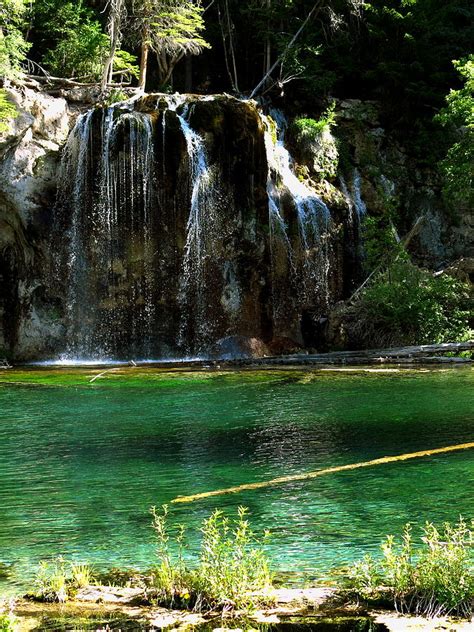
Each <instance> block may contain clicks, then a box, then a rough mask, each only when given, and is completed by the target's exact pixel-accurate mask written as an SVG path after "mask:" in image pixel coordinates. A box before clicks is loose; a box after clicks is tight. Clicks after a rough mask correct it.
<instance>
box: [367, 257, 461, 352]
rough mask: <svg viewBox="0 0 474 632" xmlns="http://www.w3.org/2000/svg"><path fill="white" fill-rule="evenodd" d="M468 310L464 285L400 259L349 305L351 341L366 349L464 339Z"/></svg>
mask: <svg viewBox="0 0 474 632" xmlns="http://www.w3.org/2000/svg"><path fill="white" fill-rule="evenodd" d="M469 306H470V293H469V287H468V286H467V284H465V283H463V282H461V281H458V280H456V279H454V278H453V277H450V276H448V275H446V274H440V275H434V274H433V273H431V272H429V271H428V270H422V269H420V268H418V267H416V266H414V265H413V264H412V263H411V262H410V261H409V260H408V259H407V258H403V257H400V258H399V259H397V260H396V261H395V262H394V263H392V264H391V265H389V266H388V268H387V269H386V270H384V271H383V272H382V273H380V274H379V275H378V276H377V277H376V278H375V279H374V280H373V281H372V283H371V285H369V286H368V287H367V289H366V290H365V291H364V292H363V293H362V294H361V296H360V298H359V299H358V301H357V303H356V304H355V306H354V313H355V320H356V323H355V325H354V337H355V338H357V344H362V345H366V346H371V347H374V346H390V345H398V344H425V343H441V342H453V341H460V340H467V339H469V338H470V336H471V335H472V332H471V330H470V327H469V320H470V318H471V317H472V312H471V310H470V307H469Z"/></svg>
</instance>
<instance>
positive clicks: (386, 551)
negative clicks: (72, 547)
mask: <svg viewBox="0 0 474 632" xmlns="http://www.w3.org/2000/svg"><path fill="white" fill-rule="evenodd" d="M151 513H152V527H153V529H154V531H155V534H156V543H157V559H156V562H155V563H154V564H153V565H152V566H151V568H150V570H149V571H147V572H146V573H144V574H140V573H129V572H125V571H118V570H115V571H112V572H110V573H108V574H107V575H103V576H100V575H97V576H94V574H93V572H92V570H91V569H90V568H89V567H88V566H86V565H78V564H74V563H70V562H66V561H65V560H63V559H61V558H60V559H58V560H55V561H52V562H42V563H41V564H40V567H39V570H38V573H37V577H36V582H35V594H34V596H35V598H37V599H40V600H45V601H55V602H64V601H66V600H68V599H70V598H73V597H74V595H75V594H76V592H77V591H78V590H79V589H80V588H82V587H86V586H90V585H92V584H94V583H97V584H101V583H102V584H104V583H106V582H109V583H113V584H115V585H122V586H134V587H141V588H143V589H144V591H145V592H146V594H147V599H148V601H149V602H150V603H152V604H154V605H160V606H166V607H170V608H178V609H187V610H193V611H195V612H216V611H217V612H235V613H240V614H242V613H243V612H251V611H252V610H255V609H257V608H265V607H266V606H268V605H270V604H271V603H272V602H273V598H272V590H271V588H272V579H273V578H272V574H271V572H270V562H269V559H268V558H267V556H266V554H265V552H264V544H265V541H266V539H267V537H268V534H267V533H265V534H264V535H263V537H262V538H260V539H258V538H256V537H255V535H254V533H253V532H252V530H251V528H250V525H249V522H248V519H247V510H246V509H245V508H243V507H240V508H239V509H238V515H237V517H235V518H233V519H230V518H228V517H227V516H225V515H224V514H223V513H222V512H221V511H218V510H215V511H214V512H213V513H212V514H211V515H210V516H209V518H207V519H205V520H204V521H203V522H202V524H201V527H200V531H201V534H202V538H201V545H200V549H199V552H198V553H197V555H194V556H192V555H188V551H187V550H186V549H187V545H186V532H185V529H184V527H182V526H179V525H178V526H174V527H170V526H169V525H168V511H167V508H166V506H165V507H163V509H162V511H157V510H156V509H155V508H152V510H151ZM413 533H414V532H413V529H412V527H411V526H410V525H407V526H406V527H405V530H404V533H403V535H402V538H401V542H400V543H398V542H397V540H396V539H395V538H394V536H387V539H386V541H385V542H384V543H383V544H382V546H381V553H382V555H381V556H380V558H374V557H371V556H366V557H365V558H364V559H363V560H361V561H359V562H356V563H355V564H354V565H353V566H352V567H351V568H350V569H348V570H347V571H346V574H345V579H344V580H343V583H342V584H341V590H342V593H343V595H349V596H350V597H351V598H353V599H356V600H361V599H362V600H364V601H368V602H370V603H377V604H380V603H383V604H388V603H389V602H391V604H392V606H393V607H394V608H395V609H396V610H397V611H399V612H402V613H416V614H421V615H424V616H428V617H433V616H443V615H447V616H460V617H471V616H472V614H473V613H474V549H473V546H474V521H472V522H471V524H469V523H467V522H466V521H465V520H463V519H462V518H460V519H459V522H458V523H456V524H450V523H445V524H444V525H443V527H442V528H441V529H438V528H437V527H436V526H435V525H433V524H430V523H427V524H426V525H425V526H424V527H423V528H422V530H421V538H420V540H419V541H417V539H416V538H414V535H413ZM13 620H14V617H13V614H12V613H11V612H6V613H3V619H2V621H3V622H4V625H5V626H7V625H10V623H12V622H13ZM1 629H6V630H9V629H10V628H8V627H5V628H0V630H1Z"/></svg>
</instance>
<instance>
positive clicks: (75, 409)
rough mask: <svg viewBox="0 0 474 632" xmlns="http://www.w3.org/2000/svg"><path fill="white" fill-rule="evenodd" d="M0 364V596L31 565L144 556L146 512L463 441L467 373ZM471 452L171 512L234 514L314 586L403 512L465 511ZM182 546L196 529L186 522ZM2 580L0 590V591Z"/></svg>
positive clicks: (181, 516)
mask: <svg viewBox="0 0 474 632" xmlns="http://www.w3.org/2000/svg"><path fill="white" fill-rule="evenodd" d="M102 371H103V369H92V368H89V369H30V370H22V371H19V370H16V369H15V370H3V371H2V372H1V373H0V592H1V591H2V590H3V591H5V590H7V589H9V588H10V589H11V587H15V586H16V587H17V588H20V587H21V588H23V586H24V585H25V582H27V581H28V578H29V577H30V576H31V573H32V572H33V571H34V565H35V564H36V563H37V562H38V561H39V560H40V559H44V558H50V557H52V556H56V555H63V556H66V557H68V558H72V559H75V560H78V561H88V562H92V563H93V564H95V565H96V566H97V567H99V568H107V567H111V566H124V567H130V566H135V567H137V566H138V567H147V566H149V565H150V564H152V563H153V559H154V541H153V532H152V529H151V528H150V526H149V525H150V516H149V513H148V510H149V507H150V506H151V505H161V504H162V503H168V502H169V501H171V500H172V499H173V498H175V497H176V496H177V495H188V494H192V493H198V492H203V491H208V490H212V489H219V488H222V487H229V486H233V485H238V484H241V483H248V482H253V481H263V480H267V479H272V478H275V477H279V476H284V475H287V474H295V473H300V472H306V471H312V470H317V469H319V468H326V467H328V466H333V465H339V464H347V463H354V462H358V461H366V460H369V459H375V458H377V457H381V456H385V455H395V454H402V453H406V452H413V451H418V450H423V449H430V448H438V447H441V446H448V445H452V444H459V443H465V442H470V441H474V394H473V389H472V386H473V382H474V371H473V370H472V369H464V368H463V369H447V370H446V369H443V370H441V369H439V370H436V369H433V370H429V371H428V370H413V371H405V370H401V371H394V372H366V371H363V370H357V371H345V372H344V371H343V372H334V371H320V370H318V371H316V370H315V371H313V370H305V371H301V370H280V371H273V370H272V371H258V372H255V371H252V372H250V371H247V372H216V371H207V372H206V371H201V372H191V371H189V372H186V371H166V372H165V371H163V370H158V369H154V368H130V369H127V368H121V369H117V370H114V371H107V372H106V373H103V374H102V375H101V377H99V378H98V379H96V380H94V381H93V382H91V381H90V380H91V379H92V378H93V377H94V376H96V375H97V374H99V373H101V372H102ZM473 457H474V453H473V451H472V450H466V451H461V452H454V453H450V454H446V455H437V456H433V457H426V458H422V459H417V460H413V461H408V462H401V463H394V464H387V465H381V466H377V467H371V468H367V469H362V470H354V471H348V472H341V473H337V474H331V475H328V476H325V477H322V478H318V479H315V480H311V481H304V482H293V483H288V484H284V485H280V486H277V487H271V488H267V489H260V490H254V491H247V492H244V493H241V494H236V495H228V496H219V497H214V498H209V499H206V500H202V501H199V502H196V503H193V504H188V505H176V506H174V507H173V510H172V521H176V522H181V523H184V524H185V525H187V526H189V527H192V529H190V532H191V531H194V530H195V529H194V528H196V527H197V525H198V524H199V523H200V521H201V520H202V519H203V518H204V517H206V516H207V515H209V513H210V511H211V510H212V509H214V508H216V507H218V508H222V509H226V510H228V511H230V512H234V511H235V510H236V508H237V506H238V505H240V504H242V505H245V506H247V507H249V509H250V512H251V520H252V524H253V526H254V527H255V529H256V530H257V531H260V530H263V529H270V531H271V533H272V537H271V540H270V543H269V544H268V550H269V553H270V555H271V557H272V559H273V561H274V567H275V568H276V569H280V570H284V571H291V572H295V573H302V574H304V576H305V577H306V578H317V579H323V580H324V579H327V578H328V577H330V576H331V572H332V570H333V569H335V568H338V567H341V566H344V565H347V564H349V563H351V561H353V560H354V559H356V558H359V557H361V556H363V555H364V554H365V553H368V552H374V551H376V550H377V548H378V545H379V543H380V541H381V540H382V539H383V536H384V535H385V534H387V533H398V532H400V530H401V529H402V527H403V525H404V524H405V523H406V522H408V521H411V522H417V523H420V524H421V523H423V522H424V521H425V520H432V521H436V522H442V521H444V520H449V521H455V520H457V519H458V517H459V515H460V514H462V515H463V516H464V517H465V518H472V517H474V496H473V489H474V485H473V483H474V461H473ZM190 539H191V542H190V545H191V551H192V549H193V547H195V546H196V545H197V539H196V537H195V536H193V535H192V533H190ZM2 582H3V584H2Z"/></svg>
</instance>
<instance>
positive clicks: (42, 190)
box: [0, 88, 72, 358]
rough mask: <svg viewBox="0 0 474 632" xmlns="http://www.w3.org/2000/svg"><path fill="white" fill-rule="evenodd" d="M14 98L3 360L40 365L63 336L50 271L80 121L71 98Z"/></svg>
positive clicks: (1, 187) (3, 152) (1, 262)
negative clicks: (63, 180) (64, 171)
mask: <svg viewBox="0 0 474 632" xmlns="http://www.w3.org/2000/svg"><path fill="white" fill-rule="evenodd" d="M10 98H11V100H12V101H13V102H14V103H15V105H16V106H17V110H18V116H17V118H15V119H14V120H13V122H12V125H11V128H10V130H9V132H8V133H6V134H5V135H4V136H1V137H0V287H1V291H0V355H8V356H16V357H28V358H35V357H36V356H37V354H38V353H39V352H40V350H41V348H42V347H43V346H46V347H47V346H48V344H49V342H48V341H49V340H51V339H54V338H56V337H57V336H59V335H60V332H61V324H60V322H59V320H58V318H57V314H56V313H55V311H54V306H53V305H51V302H50V301H49V298H48V288H47V287H46V285H45V277H44V275H43V272H44V269H45V267H47V266H49V263H50V260H51V257H52V256H54V255H53V253H51V251H50V249H49V243H48V234H49V231H50V230H51V226H52V217H53V215H52V210H53V207H54V202H55V197H56V187H57V171H58V167H59V162H60V150H61V148H62V146H63V145H64V142H65V140H66V138H67V135H68V133H69V130H70V126H71V120H72V117H71V113H70V111H69V108H68V105H67V103H66V101H65V100H64V99H58V98H55V97H51V96H48V95H46V94H40V93H37V92H35V91H33V90H29V89H27V88H25V89H23V90H22V91H21V92H20V91H10Z"/></svg>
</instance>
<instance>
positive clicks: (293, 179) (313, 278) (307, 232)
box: [262, 110, 331, 306]
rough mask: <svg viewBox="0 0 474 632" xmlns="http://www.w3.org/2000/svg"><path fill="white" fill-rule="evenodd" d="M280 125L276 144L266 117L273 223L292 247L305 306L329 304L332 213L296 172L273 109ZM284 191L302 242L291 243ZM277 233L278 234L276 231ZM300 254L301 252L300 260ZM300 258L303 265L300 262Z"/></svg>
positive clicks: (294, 271)
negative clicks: (283, 208) (284, 213)
mask: <svg viewBox="0 0 474 632" xmlns="http://www.w3.org/2000/svg"><path fill="white" fill-rule="evenodd" d="M270 116H271V118H272V119H273V120H274V122H275V124H276V129H277V132H276V136H277V138H276V142H273V139H272V136H271V133H270V130H271V123H270V122H269V120H268V118H267V117H265V116H262V118H263V121H264V124H265V128H266V130H267V131H266V135H265V138H266V148H267V156H268V164H269V179H268V184H267V191H268V199H269V213H270V222H271V223H273V224H274V225H275V226H277V227H278V229H279V233H280V235H282V236H283V239H284V240H285V242H287V244H288V256H289V259H290V261H291V267H292V274H293V276H294V280H295V283H296V284H297V287H298V292H299V295H300V296H299V300H300V302H302V303H306V304H309V305H311V304H314V303H315V302H319V303H321V300H323V302H324V304H325V305H326V306H327V305H328V303H329V268H330V258H329V238H328V234H329V231H330V229H331V213H330V211H329V209H328V207H327V206H326V204H324V202H323V201H322V200H321V199H320V198H319V197H318V196H317V195H316V194H315V192H314V191H313V190H312V189H310V188H309V186H308V185H306V184H305V183H304V182H302V181H300V180H299V179H298V177H297V175H296V174H295V172H294V169H293V160H292V158H291V155H290V153H289V151H288V149H287V148H286V146H285V134H286V129H287V126H288V123H287V121H286V119H285V117H284V116H283V114H282V112H280V111H279V110H271V112H270ZM282 191H286V192H287V193H288V194H289V195H290V196H291V199H292V203H293V205H294V208H295V211H296V217H297V222H298V233H299V239H298V242H299V243H296V244H295V243H293V245H292V244H290V242H289V237H288V233H287V229H286V224H285V221H284V220H283V218H282V210H281V207H282V201H281V199H282V194H283V193H282ZM274 234H275V231H274ZM297 251H299V252H300V253H301V256H300V257H298V254H297ZM297 259H299V265H298V264H297V263H296V260H297Z"/></svg>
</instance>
